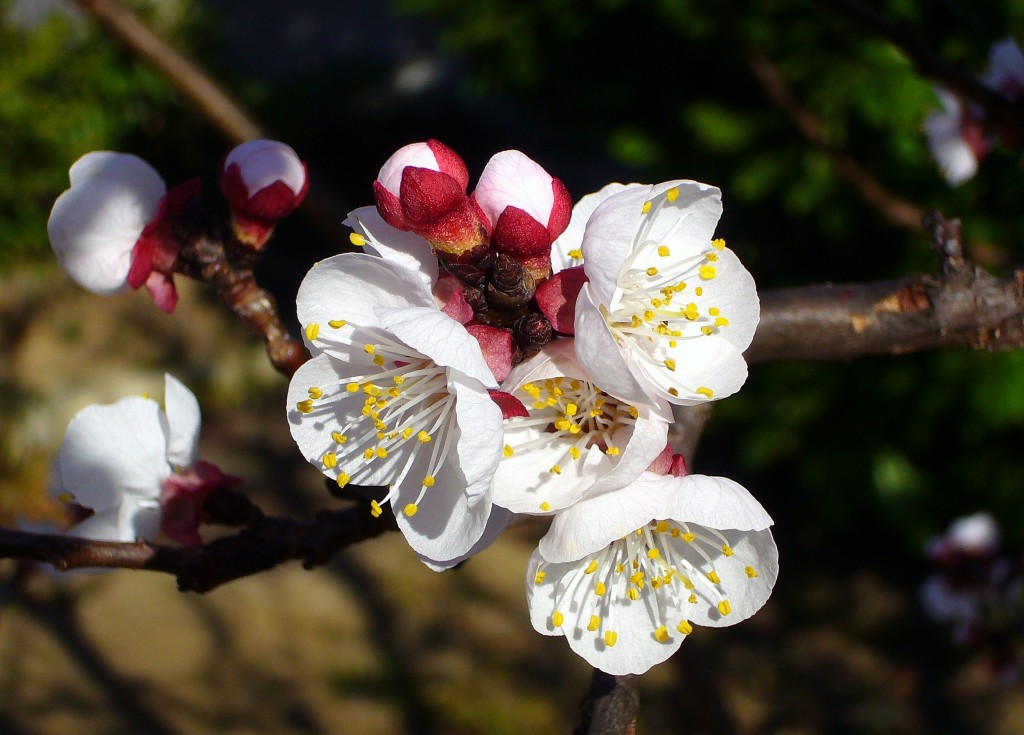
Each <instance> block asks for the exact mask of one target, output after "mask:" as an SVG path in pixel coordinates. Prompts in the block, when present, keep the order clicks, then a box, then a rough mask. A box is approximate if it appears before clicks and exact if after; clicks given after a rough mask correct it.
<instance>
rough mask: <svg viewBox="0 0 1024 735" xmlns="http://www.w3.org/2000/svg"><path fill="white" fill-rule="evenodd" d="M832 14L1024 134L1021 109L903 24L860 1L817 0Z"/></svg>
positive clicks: (1023, 115) (1004, 123) (1023, 120)
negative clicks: (863, 31)
mask: <svg viewBox="0 0 1024 735" xmlns="http://www.w3.org/2000/svg"><path fill="white" fill-rule="evenodd" d="M818 2H819V4H821V5H824V6H826V7H827V8H829V9H830V10H832V11H833V12H835V13H837V14H839V15H841V16H843V17H844V18H847V19H848V20H851V21H853V22H854V23H857V24H858V25H860V26H862V27H863V28H865V29H867V30H869V31H870V32H871V33H874V34H875V35H877V36H880V37H882V38H884V39H885V40H886V41H888V42H889V43H891V44H892V45H893V46H895V47H896V48H897V49H899V50H900V51H902V52H903V54H904V56H906V57H907V58H908V59H909V60H910V62H911V63H912V64H913V65H914V68H915V69H917V71H918V73H920V74H921V75H923V76H926V77H928V78H930V79H934V80H935V81H937V82H938V83H939V84H941V85H942V86H943V87H946V88H947V89H949V90H951V91H952V92H955V93H956V94H958V95H960V96H961V97H964V98H966V99H969V100H971V101H972V102H974V103H975V104H977V105H979V106H980V107H982V108H983V109H984V110H985V111H986V112H987V113H988V116H989V118H990V119H992V120H994V121H995V122H996V124H997V125H998V126H999V127H1001V128H1003V129H1007V130H1024V107H1022V106H1021V105H1018V104H1015V103H1013V102H1011V101H1010V100H1008V99H1007V98H1006V97H1004V96H1003V95H1001V94H999V93H998V92H995V91H993V90H991V89H989V88H988V87H986V86H985V85H984V84H982V83H981V82H980V81H979V80H978V78H977V77H976V76H975V75H973V74H971V73H970V72H969V71H968V70H966V69H964V68H963V67H962V66H957V65H953V64H950V63H949V62H947V61H946V60H945V59H943V58H942V57H941V56H939V55H938V54H937V53H935V52H934V51H932V49H931V48H930V47H929V46H928V45H927V44H926V43H924V41H922V40H921V38H920V37H919V36H918V35H917V33H916V31H915V30H914V28H913V27H912V26H911V25H910V24H908V23H906V22H895V21H893V20H891V19H889V18H887V17H886V16H884V15H882V14H881V13H879V12H878V11H877V10H875V9H874V8H871V7H869V6H868V5H865V4H864V3H862V2H860V0H818Z"/></svg>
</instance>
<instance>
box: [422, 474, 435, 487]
mask: <svg viewBox="0 0 1024 735" xmlns="http://www.w3.org/2000/svg"><path fill="white" fill-rule="evenodd" d="M436 483H437V478H435V477H434V476H433V475H427V476H426V477H424V478H423V487H434V485H435V484H436Z"/></svg>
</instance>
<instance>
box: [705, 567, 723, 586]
mask: <svg viewBox="0 0 1024 735" xmlns="http://www.w3.org/2000/svg"><path fill="white" fill-rule="evenodd" d="M708 579H709V580H711V584H721V583H722V578H721V577H719V576H718V572H716V571H715V570H714V569H712V570H711V571H710V572H708Z"/></svg>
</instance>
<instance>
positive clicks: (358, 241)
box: [348, 232, 366, 248]
mask: <svg viewBox="0 0 1024 735" xmlns="http://www.w3.org/2000/svg"><path fill="white" fill-rule="evenodd" d="M348 241H349V242H350V243H352V244H353V245H355V246H356V247H357V248H361V247H363V246H364V245H366V238H365V237H363V236H362V235H360V234H359V233H358V232H353V233H352V234H351V235H349V236H348Z"/></svg>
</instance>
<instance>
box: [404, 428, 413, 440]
mask: <svg viewBox="0 0 1024 735" xmlns="http://www.w3.org/2000/svg"><path fill="white" fill-rule="evenodd" d="M414 431H415V429H413V428H412V427H411V426H407V427H406V428H404V429H402V438H403V439H408V438H409V437H410V436H412V433H413V432H414Z"/></svg>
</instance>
